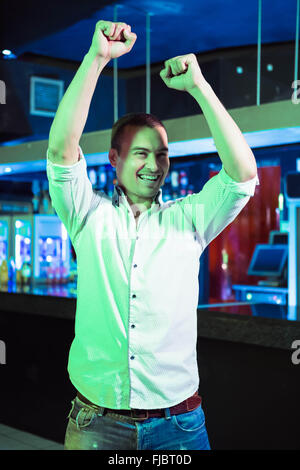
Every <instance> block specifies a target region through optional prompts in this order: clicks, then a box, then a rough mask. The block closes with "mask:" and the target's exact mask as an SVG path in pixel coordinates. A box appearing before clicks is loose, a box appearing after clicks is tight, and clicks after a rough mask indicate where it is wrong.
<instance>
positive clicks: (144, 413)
mask: <svg viewBox="0 0 300 470" xmlns="http://www.w3.org/2000/svg"><path fill="white" fill-rule="evenodd" d="M77 396H78V398H79V400H80V401H82V402H83V403H86V404H87V405H90V406H92V407H93V408H95V409H96V410H97V409H100V407H99V406H98V405H95V404H94V403H92V402H91V401H90V400H88V399H87V398H85V397H84V396H83V395H82V394H81V393H79V392H77ZM201 403H202V397H201V396H200V395H198V391H197V392H195V393H194V394H193V395H192V396H191V397H189V398H187V399H186V400H184V401H182V402H181V403H178V404H177V405H174V406H171V407H170V408H161V409H152V410H146V409H134V408H132V409H130V410H121V409H113V408H104V409H103V408H102V409H103V410H104V411H103V415H104V414H107V413H117V414H121V415H124V416H129V417H130V418H132V419H136V420H144V419H148V418H154V417H157V418H159V417H165V416H166V412H167V414H170V415H177V414H181V413H187V412H188V411H193V410H195V409H196V408H198V406H199V405H200V404H201Z"/></svg>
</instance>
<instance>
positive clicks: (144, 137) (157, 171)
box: [109, 125, 170, 208]
mask: <svg viewBox="0 0 300 470" xmlns="http://www.w3.org/2000/svg"><path fill="white" fill-rule="evenodd" d="M121 147H122V148H121V153H120V154H118V153H117V150H116V149H110V152H109V160H110V163H111V165H112V166H113V167H115V168H116V174H117V179H118V184H119V186H120V187H121V188H122V189H123V191H124V193H125V194H126V196H127V197H128V198H129V202H132V203H133V204H144V205H145V206H146V208H149V207H151V204H152V202H153V198H154V197H155V196H156V194H157V193H158V191H159V188H160V187H161V186H163V184H164V181H165V178H166V176H167V174H168V171H169V167H170V161H169V156H168V137H167V133H166V131H165V129H164V128H163V127H162V126H157V127H155V128H150V127H146V126H145V127H137V126H132V125H127V126H126V128H125V130H124V133H123V139H122V146H121ZM147 176H148V178H147ZM154 177H155V179H154Z"/></svg>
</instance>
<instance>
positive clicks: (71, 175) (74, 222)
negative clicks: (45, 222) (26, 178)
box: [46, 146, 100, 242]
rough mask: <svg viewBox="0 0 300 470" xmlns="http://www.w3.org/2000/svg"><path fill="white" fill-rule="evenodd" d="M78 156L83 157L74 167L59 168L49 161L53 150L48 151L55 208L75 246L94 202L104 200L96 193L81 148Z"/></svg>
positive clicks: (50, 188) (48, 164) (51, 190)
mask: <svg viewBox="0 0 300 470" xmlns="http://www.w3.org/2000/svg"><path fill="white" fill-rule="evenodd" d="M78 152H79V155H80V160H79V161H78V162H76V163H74V164H73V165H59V164H57V163H53V162H52V161H51V160H49V148H48V149H47V167H46V172H47V178H48V181H49V194H50V198H51V202H52V206H53V207H54V209H55V211H56V213H57V215H58V217H59V219H60V220H61V222H62V223H63V224H64V226H65V227H66V230H67V232H68V234H69V236H70V239H71V241H72V242H73V240H74V238H75V237H76V235H77V233H78V231H79V230H80V228H81V227H82V224H83V222H84V220H85V218H86V216H87V214H88V212H89V210H90V208H91V206H92V202H93V200H94V199H95V198H96V197H98V198H100V196H99V195H96V194H95V192H94V191H93V188H92V184H91V182H90V180H89V178H88V175H87V164H86V160H85V158H84V155H83V152H82V149H81V147H80V146H78Z"/></svg>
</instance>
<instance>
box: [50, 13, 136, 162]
mask: <svg viewBox="0 0 300 470" xmlns="http://www.w3.org/2000/svg"><path fill="white" fill-rule="evenodd" d="M136 37H137V36H136V34H135V33H133V32H131V27H130V26H129V25H127V24H125V23H113V22H111V21H103V20H100V21H98V22H97V24H96V27H95V32H94V35H93V39H92V44H91V47H90V49H89V51H88V52H87V54H86V55H85V56H84V59H83V61H82V63H81V65H80V67H79V68H78V70H77V72H76V74H75V76H74V78H73V80H72V82H71V83H70V85H69V87H68V89H67V90H66V92H65V94H64V96H63V98H62V100H61V102H60V104H59V106H58V109H57V112H56V115H55V117H54V120H53V123H52V126H51V129H50V133H49V144H48V149H49V154H48V157H49V159H50V160H51V161H52V162H54V163H58V164H61V165H71V164H73V163H76V162H77V161H78V160H79V155H78V144H79V140H80V137H81V135H82V132H83V129H84V126H85V123H86V120H87V117H88V112H89V108H90V104H91V101H92V97H93V94H94V91H95V88H96V84H97V81H98V78H99V76H100V74H101V72H102V70H103V69H104V67H105V66H106V64H107V63H108V62H109V61H110V59H114V58H117V57H120V56H121V55H123V54H126V53H127V52H129V51H130V50H131V49H132V47H133V45H134V43H135V41H136Z"/></svg>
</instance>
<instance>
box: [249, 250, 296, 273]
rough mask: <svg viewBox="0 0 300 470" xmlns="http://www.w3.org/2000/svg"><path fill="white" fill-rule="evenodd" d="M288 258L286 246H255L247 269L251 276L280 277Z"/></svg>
mask: <svg viewBox="0 0 300 470" xmlns="http://www.w3.org/2000/svg"><path fill="white" fill-rule="evenodd" d="M287 256H288V245H262V244H260V245H256V247H255V249H254V253H253V255H252V258H251V262H250V265H249V268H248V275H251V276H274V277H279V276H281V275H282V272H283V269H284V267H285V264H286V261H287Z"/></svg>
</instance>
